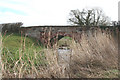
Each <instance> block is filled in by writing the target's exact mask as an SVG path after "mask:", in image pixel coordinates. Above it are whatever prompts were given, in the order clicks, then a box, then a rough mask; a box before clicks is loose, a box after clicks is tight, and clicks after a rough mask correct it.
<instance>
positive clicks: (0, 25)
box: [0, 24, 3, 32]
mask: <svg viewBox="0 0 120 80" xmlns="http://www.w3.org/2000/svg"><path fill="white" fill-rule="evenodd" d="M2 28H3V26H2V24H0V32H2Z"/></svg>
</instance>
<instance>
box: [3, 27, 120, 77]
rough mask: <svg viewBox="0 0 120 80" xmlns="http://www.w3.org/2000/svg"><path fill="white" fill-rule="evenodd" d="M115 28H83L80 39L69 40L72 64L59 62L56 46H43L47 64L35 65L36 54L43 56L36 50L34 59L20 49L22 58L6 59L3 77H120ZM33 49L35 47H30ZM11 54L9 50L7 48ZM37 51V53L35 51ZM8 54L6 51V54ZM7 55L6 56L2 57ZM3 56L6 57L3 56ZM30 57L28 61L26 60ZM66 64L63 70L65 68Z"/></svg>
mask: <svg viewBox="0 0 120 80" xmlns="http://www.w3.org/2000/svg"><path fill="white" fill-rule="evenodd" d="M114 35H115V34H114V33H113V32H109V31H106V30H103V31H102V30H101V29H97V30H95V31H94V32H92V31H90V30H89V31H83V32H82V35H80V36H81V40H80V42H79V43H78V42H76V41H75V40H74V39H72V40H71V43H70V44H69V46H70V49H71V50H72V52H71V55H70V62H69V63H68V62H66V63H68V64H69V68H68V69H66V68H65V66H60V65H59V64H58V55H57V48H58V44H57V43H56V44H55V45H54V48H52V49H50V48H44V49H43V50H42V52H44V54H45V59H46V60H45V61H46V62H47V64H46V65H45V66H40V65H39V64H37V65H35V63H34V60H38V59H35V56H40V55H39V54H40V53H37V52H36V51H35V50H33V53H31V54H32V56H33V59H30V58H29V57H30V56H28V55H26V56H27V57H26V58H27V59H26V61H24V59H23V58H24V54H26V53H25V52H23V51H22V49H19V56H20V57H19V59H18V60H16V61H15V60H14V63H15V64H14V65H12V66H11V64H12V62H11V63H8V62H7V59H4V60H6V61H4V62H3V63H2V73H3V77H4V78H8V77H9V78H117V77H118V46H117V44H118V43H117V40H116V39H117V38H116V37H114ZM30 49H31V50H32V48H30ZM7 54H9V52H7ZM35 54H36V55H35ZM5 55H6V54H5ZM2 58H4V56H3V57H2ZM2 60H3V59H2ZM27 61H29V62H27ZM63 68H64V70H63Z"/></svg>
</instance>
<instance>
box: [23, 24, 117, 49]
mask: <svg viewBox="0 0 120 80" xmlns="http://www.w3.org/2000/svg"><path fill="white" fill-rule="evenodd" d="M118 31H119V30H118V27H114V26H106V27H103V26H101V27H98V26H94V27H89V26H88V27H80V26H30V27H21V32H22V33H23V34H25V35H26V36H30V37H33V38H36V39H38V40H40V41H41V42H42V43H43V44H44V45H48V46H49V47H51V46H52V45H54V44H55V43H56V42H57V41H59V40H60V39H61V38H62V37H64V36H68V37H71V38H72V39H74V40H75V41H76V42H78V43H80V40H81V35H82V34H83V33H85V34H87V36H91V35H92V36H95V35H96V34H97V33H98V32H101V33H105V34H113V35H114V34H115V33H116V32H118Z"/></svg>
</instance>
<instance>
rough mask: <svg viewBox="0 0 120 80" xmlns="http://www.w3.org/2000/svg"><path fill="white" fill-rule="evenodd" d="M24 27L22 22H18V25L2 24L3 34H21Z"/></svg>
mask: <svg viewBox="0 0 120 80" xmlns="http://www.w3.org/2000/svg"><path fill="white" fill-rule="evenodd" d="M22 25H23V23H22V22H17V23H6V24H2V26H3V28H2V33H4V32H14V33H19V31H20V27H21V26H22Z"/></svg>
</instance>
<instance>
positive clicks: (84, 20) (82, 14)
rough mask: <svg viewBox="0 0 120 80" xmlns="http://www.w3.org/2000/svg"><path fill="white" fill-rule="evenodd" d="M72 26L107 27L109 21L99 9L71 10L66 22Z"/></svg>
mask: <svg viewBox="0 0 120 80" xmlns="http://www.w3.org/2000/svg"><path fill="white" fill-rule="evenodd" d="M68 21H69V22H70V23H71V24H73V25H80V26H108V25H110V19H109V17H108V16H105V14H104V13H103V11H102V10H101V9H89V10H88V9H83V10H82V11H79V10H78V9H77V10H71V12H70V18H69V20H68Z"/></svg>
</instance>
